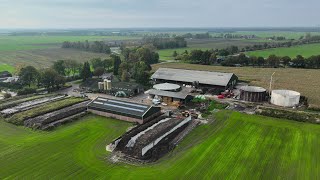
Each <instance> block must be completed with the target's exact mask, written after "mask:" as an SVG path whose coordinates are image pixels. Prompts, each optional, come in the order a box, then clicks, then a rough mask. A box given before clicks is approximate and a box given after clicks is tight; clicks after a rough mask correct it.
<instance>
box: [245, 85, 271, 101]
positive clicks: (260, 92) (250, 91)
mask: <svg viewBox="0 0 320 180" xmlns="http://www.w3.org/2000/svg"><path fill="white" fill-rule="evenodd" d="M266 96H267V90H266V89H264V88H262V87H256V86H243V87H241V88H240V99H241V100H244V101H249V102H263V101H266Z"/></svg>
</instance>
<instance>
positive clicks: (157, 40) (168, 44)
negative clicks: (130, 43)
mask: <svg viewBox="0 0 320 180" xmlns="http://www.w3.org/2000/svg"><path fill="white" fill-rule="evenodd" d="M143 42H144V43H145V44H152V45H153V46H154V47H156V48H157V49H173V48H183V47H187V41H186V40H185V39H184V37H181V36H176V37H174V38H163V37H149V36H147V37H144V38H143Z"/></svg>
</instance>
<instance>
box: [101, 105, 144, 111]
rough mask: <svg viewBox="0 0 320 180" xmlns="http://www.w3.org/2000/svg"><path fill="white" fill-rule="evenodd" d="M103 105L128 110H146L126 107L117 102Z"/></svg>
mask: <svg viewBox="0 0 320 180" xmlns="http://www.w3.org/2000/svg"><path fill="white" fill-rule="evenodd" d="M103 105H105V106H111V107H116V108H120V109H127V110H131V111H137V112H144V110H141V109H134V108H129V107H124V106H118V105H115V104H109V103H104V104H103Z"/></svg>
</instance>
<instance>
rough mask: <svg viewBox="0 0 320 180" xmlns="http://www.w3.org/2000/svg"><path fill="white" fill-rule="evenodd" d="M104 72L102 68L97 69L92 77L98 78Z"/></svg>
mask: <svg viewBox="0 0 320 180" xmlns="http://www.w3.org/2000/svg"><path fill="white" fill-rule="evenodd" d="M104 72H105V69H104V68H103V67H98V68H96V69H95V70H94V71H93V75H94V76H98V77H100V76H102V75H103V73H104Z"/></svg>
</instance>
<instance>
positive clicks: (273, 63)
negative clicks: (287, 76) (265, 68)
mask: <svg viewBox="0 0 320 180" xmlns="http://www.w3.org/2000/svg"><path fill="white" fill-rule="evenodd" d="M267 62H268V65H269V67H279V64H280V58H279V57H278V56H276V55H274V54H272V55H270V56H269V57H268V59H267Z"/></svg>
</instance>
